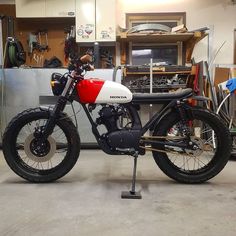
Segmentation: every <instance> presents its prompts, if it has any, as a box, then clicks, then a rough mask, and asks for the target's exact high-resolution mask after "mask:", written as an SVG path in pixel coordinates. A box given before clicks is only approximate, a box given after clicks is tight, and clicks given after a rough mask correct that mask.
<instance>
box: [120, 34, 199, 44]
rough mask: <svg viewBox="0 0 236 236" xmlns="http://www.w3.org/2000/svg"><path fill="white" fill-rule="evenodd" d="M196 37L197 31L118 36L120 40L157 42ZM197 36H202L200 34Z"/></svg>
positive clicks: (182, 40) (183, 40) (174, 41)
mask: <svg viewBox="0 0 236 236" xmlns="http://www.w3.org/2000/svg"><path fill="white" fill-rule="evenodd" d="M193 37H196V34H195V33H176V34H173V33H169V34H150V33H149V34H141V33H134V34H121V35H119V36H118V37H117V39H118V40H120V41H126V42H130V41H131V42H140V43H141V42H145V43H148V42H155V43H166V42H168V43H176V42H179V41H181V42H186V41H188V40H190V39H191V38H193ZM197 37H201V36H200V35H198V36H197Z"/></svg>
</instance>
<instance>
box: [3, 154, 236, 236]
mask: <svg viewBox="0 0 236 236" xmlns="http://www.w3.org/2000/svg"><path fill="white" fill-rule="evenodd" d="M0 155H1V156H0V235H1V236H5V235H17V236H21V235H24V236H25V235H30V236H31V235H34V236H37V235H45V236H50V235H57V236H60V235H63V236H64V235H66V236H70V235H72V236H74V235H76V236H77V235H79V236H90V235H93V236H94V235H96V236H116V235H119V236H133V235H135V236H139V235H140V236H143V235H145V236H149V235H150V236H152V235H155V236H156V235H161V236H163V235H164V236H165V235H171V236H172V235H174V236H178V235H181V236H187V235H191V236H192V235H200V236H204V235H206V236H211V235H214V236H218V235H219V236H221V235H225V236H231V235H232V236H235V235H236V162H235V161H230V162H229V163H228V164H227V166H226V168H225V169H224V170H223V172H221V173H220V174H219V175H218V176H217V177H215V178H214V179H212V180H211V181H209V182H208V183H206V184H202V185H183V184H178V183H176V182H174V181H172V180H170V179H169V178H168V177H166V176H165V175H164V174H162V173H161V171H160V170H159V169H158V168H157V166H156V165H155V163H154V161H153V159H152V158H150V154H149V155H147V156H146V157H148V158H146V157H142V158H140V159H139V162H138V175H137V178H138V184H137V189H138V190H141V193H142V196H143V199H142V200H124V199H121V198H120V193H121V191H122V190H128V189H129V188H130V180H131V174H132V169H131V168H132V161H133V160H132V159H131V158H130V157H119V156H115V157H109V156H108V155H106V154H104V153H102V152H101V151H98V150H92V151H88V150H83V151H82V152H81V155H80V159H79V160H78V162H77V165H76V166H75V167H74V169H73V170H72V171H71V172H70V173H69V174H68V175H67V176H65V177H64V178H62V179H61V180H59V181H57V182H55V183H51V184H31V183H28V182H26V181H24V180H22V179H21V178H20V177H18V176H16V175H15V174H14V173H13V172H12V171H11V170H10V169H9V168H8V167H7V165H6V163H5V161H4V159H3V158H2V153H0Z"/></svg>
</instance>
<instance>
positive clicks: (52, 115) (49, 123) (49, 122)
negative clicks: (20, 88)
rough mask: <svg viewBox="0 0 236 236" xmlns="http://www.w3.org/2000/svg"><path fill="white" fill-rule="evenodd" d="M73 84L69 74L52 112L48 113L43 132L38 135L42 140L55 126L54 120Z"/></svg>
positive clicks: (64, 103)
mask: <svg viewBox="0 0 236 236" xmlns="http://www.w3.org/2000/svg"><path fill="white" fill-rule="evenodd" d="M73 84H74V81H73V78H72V77H71V76H69V78H68V80H67V83H66V86H65V88H64V90H63V92H62V94H61V95H60V96H59V98H58V100H57V103H56V105H55V106H54V108H53V110H52V112H50V114H49V119H48V120H47V122H46V125H45V127H44V130H43V134H42V136H41V137H40V138H41V140H42V141H45V140H47V139H48V136H49V135H51V134H52V132H53V129H54V128H55V125H56V120H57V119H58V118H59V117H60V113H61V112H62V111H63V110H64V108H65V106H66V103H67V101H68V100H69V96H70V92H71V91H72V88H73Z"/></svg>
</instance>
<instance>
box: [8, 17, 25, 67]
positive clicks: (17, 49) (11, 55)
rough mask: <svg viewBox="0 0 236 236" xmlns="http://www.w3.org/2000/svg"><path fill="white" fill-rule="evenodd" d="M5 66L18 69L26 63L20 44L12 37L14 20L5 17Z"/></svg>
mask: <svg viewBox="0 0 236 236" xmlns="http://www.w3.org/2000/svg"><path fill="white" fill-rule="evenodd" d="M5 48H6V66H7V67H19V66H21V65H23V64H24V63H25V61H26V55H25V51H24V49H23V46H22V43H21V42H20V41H19V40H18V39H17V38H16V37H15V35H14V19H13V17H11V16H9V17H7V39H6V47H5Z"/></svg>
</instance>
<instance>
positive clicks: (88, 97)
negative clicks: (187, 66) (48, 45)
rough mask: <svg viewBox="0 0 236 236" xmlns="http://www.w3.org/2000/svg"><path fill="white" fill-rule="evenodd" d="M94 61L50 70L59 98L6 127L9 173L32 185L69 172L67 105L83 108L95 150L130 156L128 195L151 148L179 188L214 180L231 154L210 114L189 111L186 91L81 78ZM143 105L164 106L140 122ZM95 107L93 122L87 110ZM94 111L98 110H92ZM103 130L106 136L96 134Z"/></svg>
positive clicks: (74, 134)
mask: <svg viewBox="0 0 236 236" xmlns="http://www.w3.org/2000/svg"><path fill="white" fill-rule="evenodd" d="M92 69H93V67H92V66H91V56H90V55H89V54H86V55H84V56H82V57H81V58H79V59H74V60H71V64H70V66H69V72H68V73H67V74H65V75H61V74H58V73H54V74H53V75H52V78H51V87H52V91H53V93H54V95H57V96H58V100H57V103H56V104H55V106H54V108H53V109H52V108H45V107H39V108H34V109H29V110H25V111H23V112H22V113H20V114H18V115H17V116H16V117H15V118H13V119H12V121H11V122H10V123H9V124H8V126H7V128H6V131H5V134H4V137H3V153H4V156H5V159H6V161H7V163H8V165H9V166H10V167H11V169H12V170H13V171H14V172H15V173H16V174H18V175H19V176H21V177H22V178H24V179H27V180H28V181H31V182H37V183H42V182H50V181H54V180H56V179H59V178H61V177H62V176H64V175H65V174H67V173H68V172H69V171H70V170H71V169H72V168H73V166H74V165H75V163H76V161H77V159H78V157H79V153H80V137H79V134H78V131H77V128H76V126H75V125H74V123H73V122H72V120H71V119H70V118H69V117H68V116H67V114H65V113H64V112H63V110H64V108H65V106H66V104H67V103H68V102H71V103H72V102H73V101H77V102H79V103H80V104H81V106H82V107H83V109H84V111H85V113H86V115H87V117H88V119H89V121H90V123H91V126H92V132H93V134H94V136H95V138H96V140H97V143H98V145H99V146H100V148H101V149H102V150H103V151H104V152H105V153H107V154H111V155H130V156H133V157H134V171H133V182H132V189H131V191H129V192H127V193H124V194H123V197H134V198H139V197H140V196H139V195H137V193H136V192H135V176H136V164H137V157H138V155H144V154H145V153H146V151H152V153H153V157H154V159H155V162H156V164H157V165H158V166H159V167H160V169H161V170H162V171H163V172H164V173H165V174H166V175H168V176H169V177H170V178H172V179H175V180H176V181H179V182H182V183H201V182H204V181H207V180H209V179H211V178H212V177H214V176H215V175H217V174H218V173H219V172H220V171H221V170H222V169H223V168H224V166H225V165H226V163H227V161H228V158H229V156H230V152H231V144H232V141H231V137H230V133H229V130H228V129H227V127H226V126H225V125H224V123H223V122H222V121H221V119H220V118H219V117H218V116H217V115H215V114H213V113H212V112H210V111H208V110H206V109H203V108H200V107H194V106H192V105H191V104H192V103H191V102H190V100H202V101H204V100H205V98H204V97H194V96H193V94H192V90H191V89H184V90H182V91H180V92H174V93H155V94H145V93H142V94H141V93H140V94H132V93H131V92H130V90H129V89H128V88H126V87H125V86H123V85H121V84H118V83H115V82H111V81H104V80H100V79H86V80H85V79H84V77H83V74H84V72H85V71H89V70H92ZM140 104H162V109H161V110H160V111H159V112H158V113H156V114H154V115H153V117H152V118H151V119H150V120H149V121H148V122H147V123H146V124H145V125H142V124H141V121H140V118H139V113H138V110H139V109H140ZM95 108H97V109H96V110H98V109H99V111H98V114H97V117H96V118H94V117H93V115H92V111H94V109H95ZM94 113H95V112H94ZM100 126H105V128H106V131H105V132H102V133H101V131H99V127H100Z"/></svg>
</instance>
